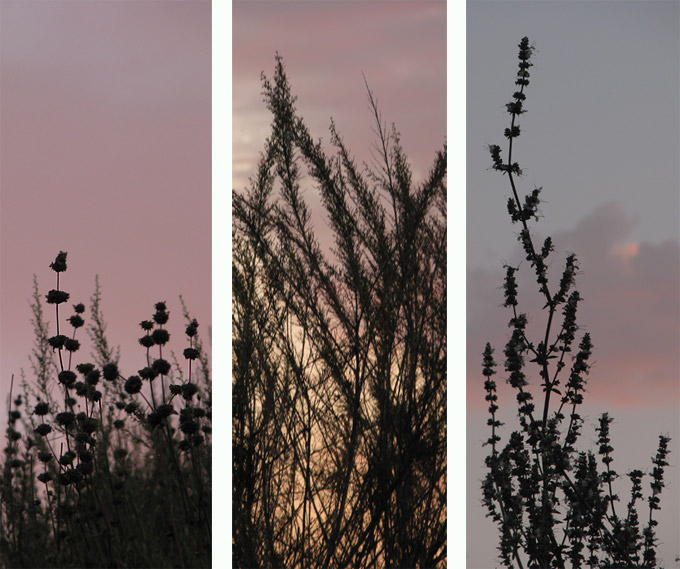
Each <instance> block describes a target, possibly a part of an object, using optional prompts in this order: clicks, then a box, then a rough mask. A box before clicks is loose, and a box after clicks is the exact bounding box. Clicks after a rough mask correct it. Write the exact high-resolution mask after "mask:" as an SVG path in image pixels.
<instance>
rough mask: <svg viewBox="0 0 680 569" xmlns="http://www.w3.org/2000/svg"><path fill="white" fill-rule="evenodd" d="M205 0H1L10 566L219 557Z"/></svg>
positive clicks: (0, 340)
mask: <svg viewBox="0 0 680 569" xmlns="http://www.w3.org/2000/svg"><path fill="white" fill-rule="evenodd" d="M211 120H212V119H211V2H210V1H209V0H205V1H204V0H193V1H191V2H155V1H150V0H149V1H147V0H139V1H135V2H71V1H67V0H54V1H51V2H41V1H33V0H29V1H12V0H2V1H0V396H1V397H2V401H1V403H2V404H1V405H0V423H1V424H2V425H3V431H4V432H5V437H4V440H3V441H2V447H3V452H2V454H0V566H1V567H27V568H28V567H210V566H211V549H212V526H211V518H212V506H211V501H212V500H211V498H212V476H211V462H212V461H211V455H212V438H211V432H212V430H211V425H212V363H211V362H212V349H211V336H212V318H211V314H212V310H211V280H212V278H211V277H212V275H211V260H212V251H211V234H212V232H211Z"/></svg>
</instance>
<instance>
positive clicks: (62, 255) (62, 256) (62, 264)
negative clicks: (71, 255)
mask: <svg viewBox="0 0 680 569" xmlns="http://www.w3.org/2000/svg"><path fill="white" fill-rule="evenodd" d="M66 255H67V253H66V251H59V254H58V255H57V258H56V259H55V260H54V263H50V269H52V270H53V271H54V272H55V273H63V272H64V271H65V270H66Z"/></svg>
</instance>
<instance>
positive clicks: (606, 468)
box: [482, 37, 670, 569]
mask: <svg viewBox="0 0 680 569" xmlns="http://www.w3.org/2000/svg"><path fill="white" fill-rule="evenodd" d="M532 55H533V47H532V46H531V45H530V44H529V40H528V38H526V37H525V38H523V39H522V41H521V43H520V44H519V69H518V72H517V79H516V81H515V84H516V85H517V86H518V90H517V91H516V92H515V93H514V94H513V96H512V101H511V102H509V103H507V105H506V108H507V111H508V113H509V114H510V116H511V122H510V127H509V128H506V129H505V137H506V138H507V139H508V147H507V158H505V159H504V158H503V157H502V155H501V147H500V146H498V145H491V146H490V147H489V150H490V153H491V158H492V161H493V169H494V170H497V171H498V172H500V173H501V174H503V175H505V176H507V179H508V181H509V183H510V188H511V190H512V197H510V198H509V199H508V203H507V208H508V214H509V216H510V219H511V221H512V223H518V224H519V225H520V232H519V236H518V240H519V242H520V244H521V246H522V250H523V251H524V253H525V255H526V260H527V261H528V262H529V266H530V268H531V269H532V271H533V275H534V277H535V279H536V283H537V285H538V290H539V294H540V295H541V296H542V297H543V299H544V300H545V305H544V307H543V310H544V311H546V312H547V314H546V317H545V329H544V332H543V335H542V336H541V337H540V339H539V340H538V342H536V341H532V340H531V339H530V338H529V334H528V332H527V320H528V319H527V315H526V314H524V313H521V312H519V309H518V306H519V301H518V286H517V281H516V276H515V274H516V273H517V271H518V270H519V269H518V268H517V267H512V266H507V265H506V266H505V271H506V274H505V281H504V284H503V290H504V298H505V302H504V306H505V307H507V308H509V309H510V311H511V312H512V317H511V319H510V322H509V326H510V328H511V330H512V333H511V336H510V339H509V340H508V342H507V344H506V346H505V349H504V351H503V354H504V356H505V361H504V369H505V371H506V372H507V373H508V374H509V375H508V378H507V381H508V383H509V384H510V385H511V386H512V387H513V388H514V389H515V390H516V392H517V395H516V397H517V404H518V417H519V425H520V428H519V430H515V431H513V432H512V433H511V435H510V437H509V439H508V442H507V443H506V444H505V446H504V447H501V446H500V442H501V437H500V435H499V432H500V427H501V426H502V424H501V422H500V421H499V420H498V419H497V415H496V412H497V411H498V404H497V401H498V397H497V394H496V383H495V381H494V380H493V379H492V378H493V376H494V375H495V374H496V371H495V369H494V368H495V367H496V365H497V364H496V362H495V361H494V358H493V352H494V350H493V349H492V347H491V345H490V344H488V343H487V345H486V348H485V349H484V354H483V372H482V373H483V375H484V377H485V382H484V388H485V390H486V400H487V401H488V402H489V413H490V418H489V420H488V425H489V426H490V427H491V435H490V437H489V439H488V440H487V441H486V443H485V444H486V445H489V446H490V447H491V454H490V455H489V456H488V457H487V458H486V466H487V467H488V474H487V475H486V478H485V479H484V482H483V486H482V490H483V496H484V498H483V501H484V504H485V506H486V507H487V508H488V510H489V514H488V515H489V516H491V518H492V519H493V520H494V522H496V523H497V525H498V528H499V532H500V545H499V551H500V559H501V561H502V562H503V564H504V565H505V566H506V567H525V566H526V567H536V568H553V567H559V568H562V567H566V566H567V565H568V564H569V565H570V566H571V567H573V568H578V567H584V566H587V567H601V568H612V569H613V568H621V567H656V537H655V531H654V528H655V527H656V525H657V521H656V520H655V519H654V512H655V510H658V509H660V500H659V494H660V493H661V491H662V489H663V486H664V483H663V475H664V467H666V466H668V462H667V461H666V458H667V455H668V442H669V440H670V439H669V438H668V437H665V436H660V437H659V447H658V450H657V453H656V456H655V457H654V458H653V459H652V463H653V465H654V468H653V470H652V473H651V475H650V477H651V482H650V489H651V493H650V495H649V496H648V498H647V505H648V510H649V514H648V518H647V520H646V523H644V522H643V521H642V520H641V518H640V516H639V514H638V507H639V506H640V505H641V503H642V501H643V495H642V479H643V476H644V474H643V472H642V471H641V470H633V471H631V472H629V473H628V478H629V479H630V481H631V486H632V487H631V498H630V501H629V502H628V504H627V506H626V508H625V510H624V508H622V507H620V506H619V507H618V508H617V507H616V503H617V502H618V501H619V497H618V495H617V494H616V493H615V492H614V486H613V483H614V482H615V481H616V480H617V479H618V478H620V476H619V474H618V473H617V472H616V471H615V470H614V469H613V467H612V463H613V460H614V459H613V456H612V452H613V450H614V449H613V448H612V446H611V445H610V443H611V439H610V436H609V425H610V423H611V422H612V420H613V419H612V418H611V417H610V416H609V415H608V414H607V413H604V414H603V415H602V416H601V418H600V420H599V427H598V428H597V434H598V439H597V445H598V447H597V452H592V451H590V450H589V451H587V452H583V451H582V452H579V451H577V448H576V443H577V441H578V439H579V436H580V434H581V427H582V425H583V419H582V417H581V416H580V415H579V413H578V409H579V405H581V403H582V402H583V392H584V387H585V381H586V376H587V375H588V372H589V369H590V364H589V363H588V361H589V359H590V356H591V353H592V349H593V345H592V342H591V339H590V334H588V333H586V334H583V336H582V337H581V339H580V341H579V343H578V344H576V340H577V333H578V330H579V327H578V325H577V322H576V314H577V310H578V307H579V303H580V301H581V300H582V299H581V296H580V295H579V293H578V291H577V290H576V289H575V288H574V286H575V277H576V273H577V272H578V270H579V267H578V261H577V258H576V255H574V254H570V255H569V256H568V257H567V258H566V262H565V265H564V270H563V272H562V276H561V279H560V281H559V283H558V284H557V285H554V284H553V285H551V283H550V282H549V278H548V277H549V275H548V261H547V259H548V257H549V256H550V254H551V253H553V250H554V245H553V242H552V239H551V238H550V237H547V238H546V239H545V241H544V242H543V244H542V245H541V246H540V249H539V247H537V245H536V244H535V242H534V238H533V236H532V233H531V228H530V222H531V220H532V219H534V220H536V221H537V220H538V213H539V206H540V193H541V188H535V189H533V190H532V191H531V193H528V194H526V195H524V196H522V198H523V199H520V195H521V194H520V192H519V191H518V189H517V178H518V177H519V176H521V174H522V170H521V168H520V166H519V164H518V163H517V162H513V161H512V151H513V144H514V142H515V140H516V139H517V137H519V136H520V132H521V131H520V126H519V124H517V120H518V118H519V116H520V115H521V114H523V113H524V112H525V108H524V102H525V99H526V96H525V93H524V91H525V87H527V86H528V85H529V76H530V74H529V69H530V67H531V66H532V65H533V64H532V63H531V58H532ZM574 350H575V351H576V355H575V356H571V357H569V356H570V354H571V353H572V351H574ZM570 362H571V366H570V367H569V364H570ZM530 364H531V365H530ZM528 368H531V369H534V370H536V371H537V372H538V377H539V378H540V386H541V388H542V391H543V393H544V396H543V405H542V408H539V409H537V408H536V405H535V403H534V398H533V395H532V393H531V392H530V391H529V390H528V387H529V385H530V382H529V375H528V371H527V370H528ZM565 369H566V370H568V371H567V372H566V373H567V374H568V375H567V376H566V377H564V373H563V371H564V370H565ZM551 404H552V406H551ZM598 457H599V459H598Z"/></svg>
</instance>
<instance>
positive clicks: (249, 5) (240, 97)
mask: <svg viewBox="0 0 680 569" xmlns="http://www.w3.org/2000/svg"><path fill="white" fill-rule="evenodd" d="M277 51H278V52H279V53H280V55H281V56H282V57H283V60H284V63H285V65H286V70H287V73H288V78H289V80H290V82H291V85H292V90H293V93H294V94H295V95H297V97H298V102H297V106H298V110H299V112H300V114H301V115H302V116H303V117H304V119H305V120H306V121H307V125H308V127H309V129H310V131H311V133H312V135H313V136H314V137H315V138H319V137H321V138H323V140H324V141H326V142H328V140H329V133H328V126H329V124H330V118H331V117H333V119H334V120H335V123H336V126H337V128H338V131H339V132H340V134H341V135H342V136H343V138H344V140H345V142H346V143H347V146H348V147H349V149H350V150H351V151H352V152H353V153H354V155H355V156H356V157H357V159H358V160H359V163H361V161H362V160H365V161H369V160H370V149H371V145H372V144H373V143H374V141H375V136H374V134H373V132H372V130H371V129H372V127H373V123H372V122H371V115H370V113H369V110H368V103H367V98H366V88H365V86H364V80H363V77H362V72H363V73H364V74H365V76H366V79H367V80H368V84H369V86H370V88H371V90H372V91H373V92H374V95H375V96H376V97H377V99H378V104H379V107H380V110H381V112H382V115H383V120H384V121H385V122H386V123H387V124H388V125H390V124H391V123H392V122H394V123H395V124H396V127H397V129H398V130H399V131H400V132H401V134H402V143H403V146H404V149H405V151H406V155H407V156H408V157H409V158H410V159H411V161H412V165H413V168H414V179H415V180H420V179H423V177H424V175H425V174H426V173H427V171H428V170H429V168H430V166H431V165H432V162H433V160H434V158H435V154H436V152H437V151H438V150H440V149H441V148H442V146H443V144H444V139H445V136H446V3H445V2H443V1H441V0H435V1H428V0H426V1H419V2H413V1H399V2H387V1H384V0H379V1H375V2H345V1H336V0H330V1H325V2H281V1H269V0H262V1H258V2H249V1H244V0H236V1H235V2H234V3H233V87H232V89H233V115H232V121H233V122H232V132H233V162H232V163H233V185H234V188H235V189H238V190H241V189H243V187H244V186H246V185H247V183H248V182H247V180H248V176H250V175H252V173H253V172H254V169H255V165H256V163H257V159H258V153H259V152H260V151H261V150H262V147H263V141H264V138H265V137H266V136H268V134H269V124H270V121H271V115H270V114H269V112H268V111H267V109H266V107H265V105H264V102H263V100H262V96H261V91H262V86H261V81H260V73H261V72H262V71H264V72H265V74H266V75H267V76H269V77H271V75H272V73H273V70H274V56H275V54H276V52H277Z"/></svg>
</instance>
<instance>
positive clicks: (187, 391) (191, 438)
mask: <svg viewBox="0 0 680 569" xmlns="http://www.w3.org/2000/svg"><path fill="white" fill-rule="evenodd" d="M50 267H51V269H52V270H53V271H54V272H55V273H56V288H55V289H52V290H50V291H49V292H48V293H47V295H41V294H40V293H39V290H38V284H37V279H36V278H35V277H34V293H33V302H32V311H33V327H34V331H35V334H36V340H35V346H34V349H33V354H32V359H31V361H32V366H33V371H34V374H35V382H34V383H29V382H26V381H24V383H23V393H22V394H19V395H16V396H14V398H13V394H12V393H10V401H9V424H8V428H7V446H6V448H5V457H6V458H5V462H4V464H3V468H2V480H1V482H0V496H1V498H2V500H1V502H0V522H1V525H0V563H1V564H2V566H4V567H209V566H210V555H211V552H210V549H211V468H210V456H211V435H210V432H211V427H210V425H211V417H212V410H211V384H210V374H209V369H208V362H207V358H206V356H205V354H204V353H203V350H202V346H201V342H200V339H199V338H198V336H197V328H198V323H197V322H196V320H193V319H191V318H190V317H189V314H188V312H187V311H186V308H185V307H184V304H183V302H182V308H183V312H184V316H185V318H186V320H187V326H186V339H185V342H186V343H187V344H188V347H187V348H186V349H185V350H184V358H185V360H186V363H185V364H184V365H180V364H179V363H177V361H176V360H175V369H174V370H172V369H171V368H172V366H171V364H170V363H169V362H168V361H167V360H166V359H165V358H164V355H165V356H166V357H167V354H168V349H169V348H168V347H167V344H168V341H169V339H170V337H169V333H168V332H167V330H166V329H165V328H164V325H165V324H166V323H167V321H168V318H169V312H168V311H167V305H166V303H165V302H157V303H156V304H155V307H154V308H155V311H154V313H153V316H152V317H151V319H149V320H144V321H143V322H142V323H141V328H142V329H143V331H144V332H143V335H142V336H141V338H140V340H139V342H140V344H141V345H142V346H143V347H144V348H145V351H146V357H145V363H144V367H143V368H142V369H140V370H139V371H138V372H137V373H138V375H132V376H129V377H127V378H126V377H124V376H123V375H122V373H121V371H120V369H119V364H118V354H117V353H115V354H114V351H113V350H112V349H111V348H110V347H109V344H108V341H107V339H106V334H105V323H104V318H103V314H102V312H101V309H100V298H101V295H100V289H99V281H98V280H97V283H96V290H95V293H94V295H93V296H92V303H91V307H90V309H91V324H90V325H89V328H88V332H89V335H90V337H91V339H92V341H93V356H94V359H95V361H94V363H90V362H81V363H77V364H76V361H77V360H78V359H79V358H78V354H79V352H80V350H81V344H80V341H81V340H80V339H79V337H78V336H82V330H81V329H82V328H83V327H84V326H85V324H86V319H85V318H86V317H85V314H84V313H85V310H86V308H85V305H84V304H82V303H78V304H74V305H72V311H73V313H72V315H71V316H69V317H68V318H66V319H64V311H65V310H68V308H67V307H68V304H67V303H68V301H69V300H70V298H69V294H68V292H66V291H64V290H63V289H62V288H61V282H60V279H61V275H62V274H63V273H64V272H65V271H66V270H67V254H66V253H65V252H63V251H62V252H60V253H59V254H58V255H57V257H56V259H55V261H54V262H53V263H52V264H51V265H50ZM180 298H181V297H180ZM45 300H46V302H47V304H49V305H53V306H54V310H55V325H56V334H55V335H52V336H51V335H50V333H49V328H48V323H47V321H46V319H45V315H44V312H43V302H44V301H45ZM67 323H68V324H67ZM164 351H165V354H164ZM55 353H56V354H55ZM173 357H174V356H173ZM184 370H186V371H184ZM13 380H14V378H13V377H12V384H13ZM13 387H14V386H13V385H12V389H13Z"/></svg>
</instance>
